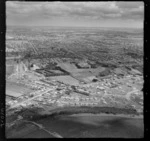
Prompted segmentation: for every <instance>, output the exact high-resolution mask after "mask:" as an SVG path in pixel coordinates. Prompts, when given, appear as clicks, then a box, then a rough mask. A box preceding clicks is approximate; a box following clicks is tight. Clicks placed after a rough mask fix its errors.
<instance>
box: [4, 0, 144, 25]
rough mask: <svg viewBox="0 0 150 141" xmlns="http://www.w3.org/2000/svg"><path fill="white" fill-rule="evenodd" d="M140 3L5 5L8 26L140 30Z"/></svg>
mask: <svg viewBox="0 0 150 141" xmlns="http://www.w3.org/2000/svg"><path fill="white" fill-rule="evenodd" d="M143 18H144V3H143V2H115V1H110V2H109V1H108V2H59V1H55V2H19V1H7V2H6V24H7V26H52V27H91V28H104V27H106V28H107V27H110V28H143V22H144V19H143Z"/></svg>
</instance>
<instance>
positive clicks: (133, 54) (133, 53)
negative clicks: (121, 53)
mask: <svg viewBox="0 0 150 141" xmlns="http://www.w3.org/2000/svg"><path fill="white" fill-rule="evenodd" d="M126 55H128V56H131V57H132V58H133V59H139V58H142V57H143V55H140V54H137V53H135V52H127V53H126Z"/></svg>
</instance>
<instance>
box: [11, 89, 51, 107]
mask: <svg viewBox="0 0 150 141" xmlns="http://www.w3.org/2000/svg"><path fill="white" fill-rule="evenodd" d="M51 90H52V89H46V90H45V91H43V92H41V93H39V94H37V95H36V96H34V97H32V98H30V99H27V100H24V101H22V102H19V103H16V104H15V105H13V106H11V107H10V108H9V109H12V108H16V107H18V106H19V105H21V104H23V103H25V102H29V101H31V100H33V99H35V98H37V97H39V96H41V95H42V94H45V93H47V92H49V91H51ZM9 109H8V110H9Z"/></svg>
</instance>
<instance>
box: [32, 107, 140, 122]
mask: <svg viewBox="0 0 150 141" xmlns="http://www.w3.org/2000/svg"><path fill="white" fill-rule="evenodd" d="M86 113H87V114H100V115H108V116H109V115H113V116H121V117H129V118H142V117H143V115H141V114H139V113H137V111H136V110H134V109H126V108H115V107H85V106H83V107H62V108H56V109H53V110H50V111H48V112H47V113H44V114H43V113H42V112H39V113H38V114H36V115H34V116H32V119H30V120H39V119H42V118H47V117H49V116H50V117H55V116H59V115H75V114H86Z"/></svg>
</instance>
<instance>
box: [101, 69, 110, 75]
mask: <svg viewBox="0 0 150 141" xmlns="http://www.w3.org/2000/svg"><path fill="white" fill-rule="evenodd" d="M110 74H111V70H110V69H108V68H106V69H105V70H104V71H102V72H100V73H99V76H107V75H110Z"/></svg>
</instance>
